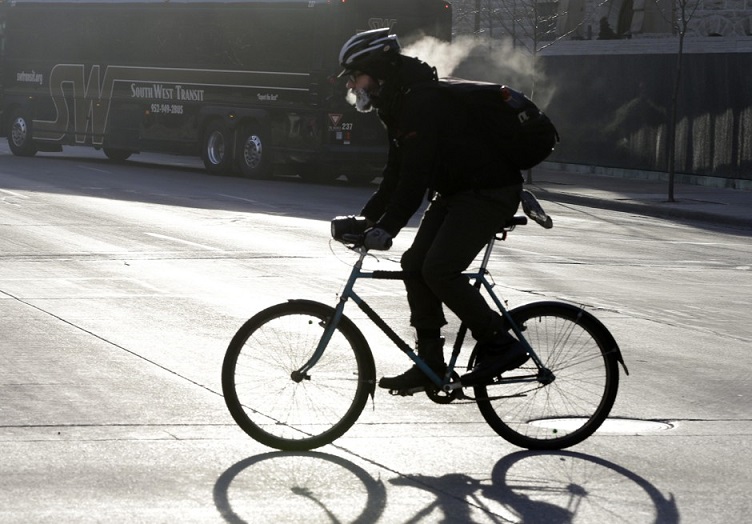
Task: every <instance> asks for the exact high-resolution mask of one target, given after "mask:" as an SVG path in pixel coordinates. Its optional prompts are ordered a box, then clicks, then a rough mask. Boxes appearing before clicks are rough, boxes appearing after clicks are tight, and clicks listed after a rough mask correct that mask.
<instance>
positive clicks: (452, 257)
mask: <svg viewBox="0 0 752 524" xmlns="http://www.w3.org/2000/svg"><path fill="white" fill-rule="evenodd" d="M521 189H522V186H521V185H520V184H516V185H512V186H508V187H503V188H494V189H483V190H475V191H463V192H460V193H457V194H454V195H451V196H449V197H442V196H439V195H437V196H436V197H434V199H433V201H431V203H430V204H429V206H428V209H426V212H425V214H424V215H423V218H422V220H421V223H420V227H419V228H418V232H417V234H416V236H415V241H414V242H413V244H412V246H410V248H409V249H408V250H407V251H405V253H404V255H402V269H403V270H404V271H407V272H410V273H413V274H419V275H420V278H417V277H416V278H410V279H407V280H405V287H406V288H407V300H408V303H409V305H410V324H411V325H412V326H413V327H415V328H416V329H418V330H421V329H428V330H431V329H438V328H441V327H442V326H444V325H445V324H446V323H447V322H446V318H445V317H444V311H443V307H442V303H443V304H446V306H447V307H448V308H449V309H450V310H451V311H452V312H453V313H454V314H455V315H457V317H458V318H459V319H460V320H461V321H462V322H464V323H465V324H466V325H467V327H468V329H469V330H470V332H471V333H472V335H473V337H474V338H475V339H476V340H479V341H484V340H487V339H489V338H491V337H492V336H493V333H494V331H496V330H498V329H499V328H501V327H502V326H503V321H502V319H501V316H500V315H499V314H498V313H497V312H495V311H494V310H492V309H491V308H490V307H489V305H488V303H487V302H486V300H485V299H484V297H483V296H482V295H481V293H480V291H479V290H477V289H476V288H475V287H473V285H472V284H471V283H470V281H469V279H468V278H467V277H464V276H462V272H463V271H465V270H466V269H467V268H468V267H469V265H470V263H471V262H472V261H473V260H474V259H475V257H476V256H477V255H478V253H479V252H480V250H481V249H483V247H484V246H485V245H486V243H488V241H489V240H490V239H491V236H492V235H494V234H495V233H496V232H497V231H498V230H499V228H500V227H501V226H502V224H504V222H506V221H507V220H508V219H509V218H511V217H512V216H514V214H515V213H516V212H517V208H518V207H519V204H520V190H521Z"/></svg>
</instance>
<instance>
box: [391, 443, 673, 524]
mask: <svg viewBox="0 0 752 524" xmlns="http://www.w3.org/2000/svg"><path fill="white" fill-rule="evenodd" d="M390 483H392V484H393V485H396V486H410V487H413V488H418V489H423V490H425V491H429V492H431V493H433V494H434V495H435V496H436V499H435V501H434V502H433V503H431V504H429V505H428V506H426V507H425V508H423V509H421V510H420V511H419V512H418V513H416V515H415V517H414V518H413V519H411V520H409V521H407V522H422V521H424V520H425V521H426V522H428V521H429V519H430V521H436V519H437V516H438V515H439V514H441V513H443V516H444V518H445V519H446V521H457V522H467V523H472V522H474V520H473V515H472V513H473V512H474V511H481V512H483V513H484V514H485V518H486V519H490V520H491V521H492V522H515V523H541V522H545V523H546V524H564V523H571V522H613V521H614V520H615V517H618V518H617V520H618V519H621V520H623V521H624V522H630V523H642V522H645V523H649V522H654V523H660V524H675V523H678V522H679V510H678V507H677V504H676V500H675V499H674V497H673V495H669V496H668V497H665V496H664V495H663V494H662V493H661V492H660V491H659V490H658V489H657V488H656V487H655V486H654V485H653V484H651V483H650V482H649V481H648V480H647V479H645V478H643V477H641V476H639V475H638V474H636V473H634V472H632V471H630V470H628V469H626V468H624V467H622V466H619V465H617V464H614V463H612V462H609V461H607V460H604V459H601V458H598V457H593V456H590V455H586V454H584V453H577V452H571V451H551V452H530V451H520V452H517V453H513V454H511V455H509V456H507V457H504V458H503V459H501V460H500V461H499V462H497V463H496V465H495V466H494V468H493V472H492V475H491V479H490V484H489V483H488V482H487V481H482V480H478V479H475V478H472V477H470V476H468V475H464V474H449V475H444V476H442V477H431V476H425V475H409V476H404V477H399V478H397V479H392V480H391V481H390ZM458 502H460V503H459V504H458ZM627 511H628V513H627Z"/></svg>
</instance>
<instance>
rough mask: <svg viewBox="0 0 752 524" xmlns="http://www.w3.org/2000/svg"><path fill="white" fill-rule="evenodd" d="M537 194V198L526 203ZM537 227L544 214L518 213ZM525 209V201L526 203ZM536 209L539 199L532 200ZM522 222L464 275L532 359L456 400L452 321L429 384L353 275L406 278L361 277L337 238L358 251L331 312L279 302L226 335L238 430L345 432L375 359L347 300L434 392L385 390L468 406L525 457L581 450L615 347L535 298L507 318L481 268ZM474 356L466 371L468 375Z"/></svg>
mask: <svg viewBox="0 0 752 524" xmlns="http://www.w3.org/2000/svg"><path fill="white" fill-rule="evenodd" d="M533 198H534V197H533ZM524 204H525V200H523V209H524V210H525V213H526V214H527V215H528V216H530V217H531V218H533V219H535V220H536V222H538V223H540V224H541V225H543V226H544V227H551V220H550V217H548V216H547V215H545V212H543V211H542V209H540V206H539V205H538V208H537V209H539V210H540V211H536V209H530V205H527V206H526V205H524ZM528 204H529V202H528ZM534 204H536V205H537V201H535V202H534ZM526 223H527V217H525V216H516V217H514V218H513V219H512V220H511V221H510V222H509V223H508V224H506V225H505V226H504V227H502V228H501V230H500V231H499V233H497V235H494V237H492V238H491V239H490V241H489V242H488V244H487V245H486V248H485V251H484V253H483V256H482V261H481V264H480V267H479V268H478V270H477V271H467V272H465V273H464V274H465V275H466V276H467V277H469V278H471V279H473V280H474V282H473V285H475V286H476V287H478V288H483V289H484V290H485V291H486V292H487V293H488V295H489V297H490V298H491V300H492V302H493V304H495V306H496V307H497V308H498V309H499V311H500V313H501V314H502V315H503V317H504V318H505V320H506V324H507V325H508V326H509V329H510V330H511V332H512V333H513V334H514V335H515V336H516V337H517V338H518V340H520V341H521V342H522V343H523V344H524V345H525V346H526V347H527V350H528V353H529V354H530V356H531V358H530V359H529V360H528V361H527V363H525V364H524V365H523V366H522V367H520V368H518V369H515V370H512V371H509V372H505V373H503V374H502V375H501V376H498V377H496V378H495V379H494V380H493V381H492V382H490V383H488V384H484V385H480V386H472V389H473V394H474V396H470V395H468V394H466V393H465V391H464V388H463V385H462V383H461V381H460V378H459V374H458V373H457V369H458V365H457V363H458V359H459V355H460V352H461V349H462V346H463V342H464V340H465V335H466V332H467V328H466V327H465V326H464V325H460V327H459V330H458V332H457V336H456V337H455V341H454V344H453V348H452V354H451V357H450V359H449V362H448V365H447V372H446V374H445V375H444V376H438V375H437V374H436V373H435V372H433V371H432V370H431V369H430V368H429V367H428V366H427V365H426V364H425V363H424V362H423V361H422V360H421V359H420V358H419V357H418V356H417V354H416V352H415V351H414V350H413V348H412V347H411V346H410V345H409V344H407V343H406V342H405V341H404V340H403V339H402V338H401V337H400V336H399V335H398V334H397V333H396V332H395V331H394V330H393V329H392V328H391V327H390V326H389V325H388V324H387V323H386V322H385V321H384V320H383V319H382V318H381V317H380V316H379V315H378V313H376V311H374V310H373V309H372V308H371V307H370V306H369V305H368V304H367V303H366V301H365V300H364V299H363V298H361V297H360V296H359V295H358V294H357V293H356V292H355V291H354V289H353V288H354V286H355V283H356V282H357V281H358V280H359V279H364V278H365V279H368V278H370V279H384V280H404V279H405V278H409V275H405V274H403V272H401V271H378V270H365V269H363V263H364V260H365V258H366V256H367V254H368V251H367V250H366V249H365V248H364V247H363V246H362V241H361V240H362V235H358V234H355V235H347V234H345V235H342V234H338V233H337V232H336V231H335V227H334V221H333V224H332V225H333V231H332V233H333V236H334V238H335V240H338V241H339V242H341V243H343V244H345V245H347V246H348V247H349V249H351V250H353V251H354V252H355V253H357V254H358V259H357V261H356V262H355V263H354V265H353V268H352V271H351V273H350V276H349V277H348V279H347V281H346V284H345V286H344V289H343V291H342V293H341V294H340V297H339V301H338V303H337V305H336V306H335V307H332V306H329V305H326V304H323V303H320V302H315V301H310V300H302V299H294V300H288V301H287V302H283V303H281V304H277V305H274V306H271V307H269V308H267V309H264V310H263V311H261V312H259V313H257V314H256V315H254V316H253V317H252V318H250V319H249V320H248V321H246V322H245V323H244V324H243V325H242V326H241V328H240V329H239V330H238V332H237V333H236V334H235V336H234V337H233V339H232V341H231V342H230V345H229V346H228V348H227V353H226V354H225V358H224V361H223V364H222V389H223V392H224V396H225V403H226V405H227V407H228V409H229V411H230V413H231V414H232V417H233V418H234V420H235V422H236V423H237V424H238V425H239V426H240V427H241V428H242V429H243V430H244V431H245V432H246V433H247V434H248V435H249V436H251V437H252V438H253V439H255V440H257V441H258V442H261V443H262V444H265V445H267V446H270V447H273V448H277V449H280V450H287V451H301V450H310V449H314V448H317V447H320V446H323V445H326V444H330V443H332V442H333V441H334V440H336V439H337V438H339V437H340V436H342V435H343V434H344V433H345V432H346V431H347V430H348V429H349V428H350V427H351V426H352V425H353V424H354V423H355V421H356V420H357V419H358V417H359V415H360V413H361V412H362V410H363V409H364V407H365V405H366V402H367V400H368V398H369V397H371V398H373V396H374V395H375V390H376V369H375V365H374V359H373V354H372V353H371V349H370V347H369V345H368V342H367V341H366V339H365V337H364V336H363V334H362V332H361V331H360V329H359V328H358V327H357V326H356V325H355V323H353V321H352V320H350V319H349V318H348V317H347V316H345V315H344V308H345V304H346V303H347V302H348V300H352V301H353V302H355V304H357V305H358V306H359V307H360V309H361V310H362V311H363V312H364V313H365V315H366V316H367V317H368V318H369V319H370V320H371V321H372V322H373V323H374V324H375V325H376V326H377V327H378V328H380V329H381V330H382V331H383V332H384V333H385V334H386V335H387V337H388V338H389V339H390V340H391V341H392V342H394V343H395V345H396V346H397V347H398V348H399V349H400V350H401V351H402V352H404V353H405V354H406V355H407V356H408V357H409V358H410V359H411V360H412V361H413V362H414V363H415V364H416V365H417V366H418V367H419V368H420V369H421V370H422V371H423V372H424V373H425V374H426V375H428V376H429V377H430V378H431V381H432V382H433V385H432V386H430V387H427V388H417V389H416V390H404V391H390V393H391V394H394V395H413V394H415V393H419V392H422V391H423V390H425V393H426V395H427V396H428V397H429V398H430V399H431V400H432V401H434V402H436V403H439V404H448V403H451V402H455V401H458V400H465V401H469V402H470V403H473V402H474V403H476V404H477V406H478V409H479V410H480V412H481V414H482V416H483V418H484V419H485V421H486V422H487V423H488V425H489V426H490V427H491V428H492V429H493V430H494V431H495V432H496V433H498V434H499V435H500V436H501V437H503V438H504V439H505V440H507V441H508V442H510V443H512V444H514V445H517V446H520V447H523V448H528V449H536V450H554V449H563V448H567V447H570V446H573V445H575V444H578V443H580V442H582V441H583V440H585V439H586V438H587V437H589V436H590V435H591V434H593V432H595V430H596V429H598V427H599V426H600V425H601V424H602V423H603V421H604V420H605V419H606V417H607V416H608V414H609V412H610V410H611V408H612V406H613V404H614V401H615V399H616V394H617V390H618V387H619V364H621V366H622V367H623V369H624V371H625V373H626V374H627V375H628V374H629V371H628V370H627V367H626V365H625V363H624V359H623V357H622V354H621V350H620V349H619V346H618V345H617V343H616V341H615V340H614V337H613V336H612V335H611V333H610V332H609V331H608V329H607V328H606V327H605V326H604V325H603V324H602V323H601V322H600V321H599V320H598V319H597V318H595V316H593V315H592V314H591V313H589V312H587V311H585V310H584V309H583V308H582V307H579V306H575V305H572V304H569V303H565V302H558V301H541V302H533V303H530V304H526V305H523V306H520V307H516V308H514V309H511V310H507V308H506V307H505V306H504V304H503V302H502V300H501V299H500V298H499V297H498V296H497V295H496V293H495V292H494V290H493V287H494V286H493V280H492V279H491V278H489V276H490V273H489V272H488V269H487V266H488V262H489V259H490V256H491V252H492V250H493V247H494V245H495V242H496V241H497V240H506V237H507V235H508V233H509V232H510V231H512V230H513V229H514V228H515V227H517V226H521V225H524V224H526ZM476 357H477V355H476V352H475V350H473V351H472V352H471V354H470V357H469V360H468V363H467V366H466V368H467V369H468V370H469V369H472V368H473V365H474V363H475V360H476Z"/></svg>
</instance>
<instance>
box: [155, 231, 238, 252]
mask: <svg viewBox="0 0 752 524" xmlns="http://www.w3.org/2000/svg"><path fill="white" fill-rule="evenodd" d="M146 234H147V235H149V236H150V237H154V238H161V239H163V240H171V241H172V242H178V243H179V244H186V245H188V246H193V247H200V248H201V249H206V250H208V251H224V250H223V249H219V248H216V247H212V246H206V245H204V244H198V243H196V242H191V241H190V240H183V239H182V238H175V237H169V236H167V235H160V234H159V233H146Z"/></svg>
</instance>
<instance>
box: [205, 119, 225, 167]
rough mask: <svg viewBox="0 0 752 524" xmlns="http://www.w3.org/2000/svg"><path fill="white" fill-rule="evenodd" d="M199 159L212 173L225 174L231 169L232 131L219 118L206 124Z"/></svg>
mask: <svg viewBox="0 0 752 524" xmlns="http://www.w3.org/2000/svg"><path fill="white" fill-rule="evenodd" d="M201 160H203V161H204V167H205V168H206V170H207V171H208V172H209V173H210V174H212V175H225V174H228V173H230V172H231V171H232V132H231V131H230V128H229V127H227V125H226V124H225V123H224V122H222V121H221V120H213V121H212V122H210V123H209V125H207V126H206V130H205V131H204V139H203V143H202V147H201Z"/></svg>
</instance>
